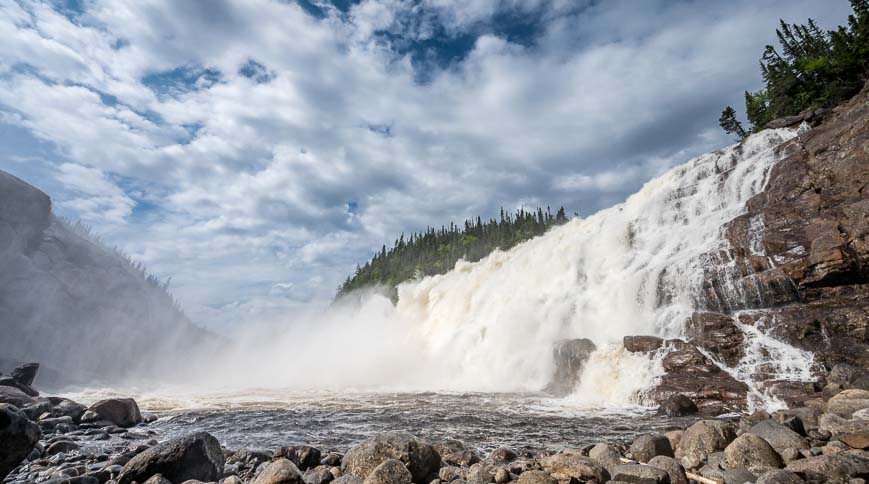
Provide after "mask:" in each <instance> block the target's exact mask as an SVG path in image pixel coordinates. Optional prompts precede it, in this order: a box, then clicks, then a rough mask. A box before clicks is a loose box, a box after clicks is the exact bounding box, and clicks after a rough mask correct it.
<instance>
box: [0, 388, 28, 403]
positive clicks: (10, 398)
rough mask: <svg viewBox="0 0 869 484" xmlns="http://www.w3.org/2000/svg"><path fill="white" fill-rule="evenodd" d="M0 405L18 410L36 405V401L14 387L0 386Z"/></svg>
mask: <svg viewBox="0 0 869 484" xmlns="http://www.w3.org/2000/svg"><path fill="white" fill-rule="evenodd" d="M0 403H8V404H9V405H14V406H16V407H18V408H24V407H26V406H28V405H32V404H34V403H36V400H34V399H33V397H31V396H30V395H27V394H26V393H24V392H22V391H21V390H19V389H17V388H15V387H7V386H3V385H0Z"/></svg>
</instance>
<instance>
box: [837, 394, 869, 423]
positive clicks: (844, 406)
mask: <svg viewBox="0 0 869 484" xmlns="http://www.w3.org/2000/svg"><path fill="white" fill-rule="evenodd" d="M865 408H869V391H867V390H859V389H856V388H855V389H851V390H844V391H842V392H839V393H837V394H836V395H835V396H834V397H832V398H830V400H828V401H827V412H829V413H834V414H836V415H839V416H840V417H845V418H851V415H852V414H853V413H854V412H857V411H859V410H863V409H865Z"/></svg>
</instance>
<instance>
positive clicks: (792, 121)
mask: <svg viewBox="0 0 869 484" xmlns="http://www.w3.org/2000/svg"><path fill="white" fill-rule="evenodd" d="M805 119H806V116H804V115H802V114H794V115H793V116H783V117H781V118H776V119H773V120H772V121H770V122H768V123H766V127H767V128H769V129H778V128H787V127H788V126H795V125H797V124H800V123H802V122H803V121H804V120H805Z"/></svg>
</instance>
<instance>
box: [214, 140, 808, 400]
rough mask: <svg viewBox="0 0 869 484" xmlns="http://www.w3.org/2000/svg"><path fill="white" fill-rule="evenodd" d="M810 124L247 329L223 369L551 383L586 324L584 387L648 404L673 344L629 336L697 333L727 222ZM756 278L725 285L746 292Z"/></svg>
mask: <svg viewBox="0 0 869 484" xmlns="http://www.w3.org/2000/svg"><path fill="white" fill-rule="evenodd" d="M795 135H796V133H795V132H794V131H793V130H786V129H779V130H766V131H763V132H761V133H758V134H755V135H753V136H751V137H749V138H748V139H746V140H745V141H744V142H742V143H740V144H736V145H733V146H730V147H728V148H724V149H722V150H719V151H716V152H713V153H709V154H705V155H702V156H699V157H697V158H694V159H692V160H690V161H688V162H687V163H685V164H683V165H680V166H677V167H675V168H673V169H671V170H670V171H668V172H666V173H664V174H663V175H661V176H659V177H658V178H655V179H653V180H651V181H649V182H648V183H646V184H645V185H644V186H643V187H642V189H641V190H640V191H639V192H637V193H636V194H634V195H632V196H631V197H629V198H628V199H627V200H626V201H625V202H624V203H622V204H619V205H616V206H613V207H611V208H608V209H605V210H601V211H599V212H597V213H595V214H593V215H591V216H589V217H587V218H584V219H580V218H575V219H573V220H571V221H569V222H568V223H566V224H564V225H562V226H559V227H555V228H553V229H552V230H550V231H549V232H547V233H546V234H544V235H542V236H539V237H536V238H534V239H531V240H528V241H526V242H524V243H522V244H520V245H518V246H516V247H514V248H512V249H510V250H509V251H500V250H496V251H495V252H493V253H492V254H490V255H489V256H487V257H485V258H483V259H482V260H480V261H479V262H475V263H469V262H465V261H459V262H458V263H457V264H456V266H455V268H454V269H453V270H452V271H450V272H448V273H446V274H442V275H435V276H430V277H425V278H422V279H419V280H414V281H408V282H405V283H403V284H401V285H400V286H399V287H398V302H397V303H396V304H394V305H393V304H392V303H391V302H390V301H389V299H388V298H387V297H384V296H382V295H378V294H376V292H373V291H369V292H365V293H363V294H356V295H353V296H352V297H348V298H346V299H344V300H342V301H339V303H338V304H336V305H335V306H334V307H333V308H331V309H330V310H328V311H326V313H325V314H313V315H312V314H307V315H300V316H298V317H296V318H295V321H294V322H297V323H299V324H289V325H287V324H284V325H282V326H281V327H280V328H275V329H274V330H273V331H271V332H267V333H264V332H263V331H262V330H256V331H253V330H251V331H248V334H247V336H246V337H244V336H241V337H238V338H236V341H237V342H238V347H239V348H241V350H239V353H238V354H231V353H228V354H225V355H223V358H221V361H222V362H225V365H224V366H226V368H224V369H222V370H220V371H214V368H213V366H214V365H212V364H211V363H210V366H209V371H210V372H211V373H216V374H219V381H220V383H221V384H224V385H227V384H229V385H233V384H234V383H232V380H233V379H240V380H241V381H242V382H243V383H242V384H244V385H248V386H251V385H261V386H273V387H274V386H292V387H295V388H300V389H311V388H322V387H327V388H344V389H346V388H350V387H354V388H360V387H361V388H365V389H367V390H375V391H376V390H381V389H388V390H389V391H393V390H396V391H397V390H407V391H429V390H435V391H474V392H515V391H520V392H522V391H537V390H540V389H542V388H543V387H544V386H545V385H546V384H547V383H548V382H549V380H550V378H551V377H552V375H553V374H554V372H555V368H554V363H553V358H552V350H553V345H554V343H555V342H557V341H559V340H562V339H569V338H587V339H589V340H591V341H593V342H594V343H595V345H596V346H597V350H596V351H595V352H594V353H593V354H592V355H591V358H590V360H589V361H588V362H587V363H586V365H585V367H584V369H583V370H582V375H581V379H580V383H579V384H578V386H577V388H576V390H575V392H574V393H573V394H572V395H571V396H570V397H569V399H571V400H573V401H575V402H577V403H578V404H588V405H595V406H599V405H615V406H619V405H630V404H637V403H642V402H640V401H639V400H638V395H639V394H640V393H641V392H642V390H645V389H648V388H650V387H651V386H652V385H653V383H654V381H655V379H656V378H657V377H659V376H660V375H661V373H662V371H663V370H662V365H661V362H660V358H661V357H662V355H660V354H658V355H655V356H648V355H642V354H632V353H628V352H627V351H625V350H624V348H623V347H622V345H621V342H622V339H623V337H624V336H627V335H656V336H661V337H665V338H672V337H680V336H682V333H683V330H684V322H685V321H686V319H687V318H688V317H689V316H690V315H691V314H692V313H693V312H694V311H695V310H696V309H698V306H699V305H700V304H701V303H700V301H702V299H703V298H702V283H703V281H704V274H705V272H704V271H708V270H709V268H710V267H709V266H710V265H714V267H715V268H716V269H717V270H724V271H727V270H729V269H728V267H723V268H722V267H721V265H722V262H721V260H725V261H726V260H727V257H713V258H710V257H709V254H725V255H726V254H727V253H728V249H729V246H728V242H727V240H726V239H725V238H724V236H723V228H722V226H723V225H724V224H725V223H726V222H728V221H730V220H732V219H733V218H734V217H736V216H738V215H740V214H741V213H743V211H744V207H745V204H746V201H748V200H749V199H750V198H751V197H752V196H754V195H755V194H757V193H759V192H760V191H762V190H763V189H764V187H765V185H766V182H767V179H768V176H769V173H770V170H771V168H772V166H773V165H774V164H775V163H776V162H777V161H778V160H779V158H780V157H781V156H783V155H782V154H781V153H780V152H779V151H778V150H775V147H777V146H778V145H780V144H781V143H783V142H785V141H787V140H789V139H791V138H793V137H794V136H795ZM760 223H761V221H757V222H754V223H753V225H752V227H753V230H755V229H756V231H759V230H761V229H762V227H760V226H758V225H757V224H760ZM756 231H755V232H753V233H759V232H756ZM754 245H758V244H754ZM754 245H753V247H754ZM713 259H715V261H714V262H713V261H712V260H713ZM719 259H720V260H719ZM724 264H725V265H726V262H725V263H724ZM744 290H745V289H744V288H742V287H738V286H734V287H731V288H727V287H725V288H722V291H724V293H725V294H724V296H725V297H726V298H728V299H731V300H739V299H740V298H742V297H743V294H742V291H744ZM263 334H267V335H268V336H267V337H264V336H263ZM767 346H769V345H767ZM245 362H247V364H248V365H253V369H250V368H246V367H245ZM748 364H749V363H748V362H746V365H748ZM729 370H730V371H733V372H736V373H737V374H739V375H740V377H746V378H747V377H749V376H750V375H748V373H750V371H747V370H746V371H743V370H741V369H729Z"/></svg>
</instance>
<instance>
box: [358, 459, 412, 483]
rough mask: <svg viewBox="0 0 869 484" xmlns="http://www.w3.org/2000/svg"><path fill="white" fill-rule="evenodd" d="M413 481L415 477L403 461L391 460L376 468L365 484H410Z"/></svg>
mask: <svg viewBox="0 0 869 484" xmlns="http://www.w3.org/2000/svg"><path fill="white" fill-rule="evenodd" d="M412 481H413V476H412V475H411V474H410V471H409V470H407V467H405V466H404V464H403V463H402V462H401V461H399V460H395V459H389V460H387V461H384V462H383V463H381V464H380V465H379V466H377V467H375V468H374V470H373V471H371V474H368V477H366V478H365V480H364V481H363V484H410V483H411V482H412Z"/></svg>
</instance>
